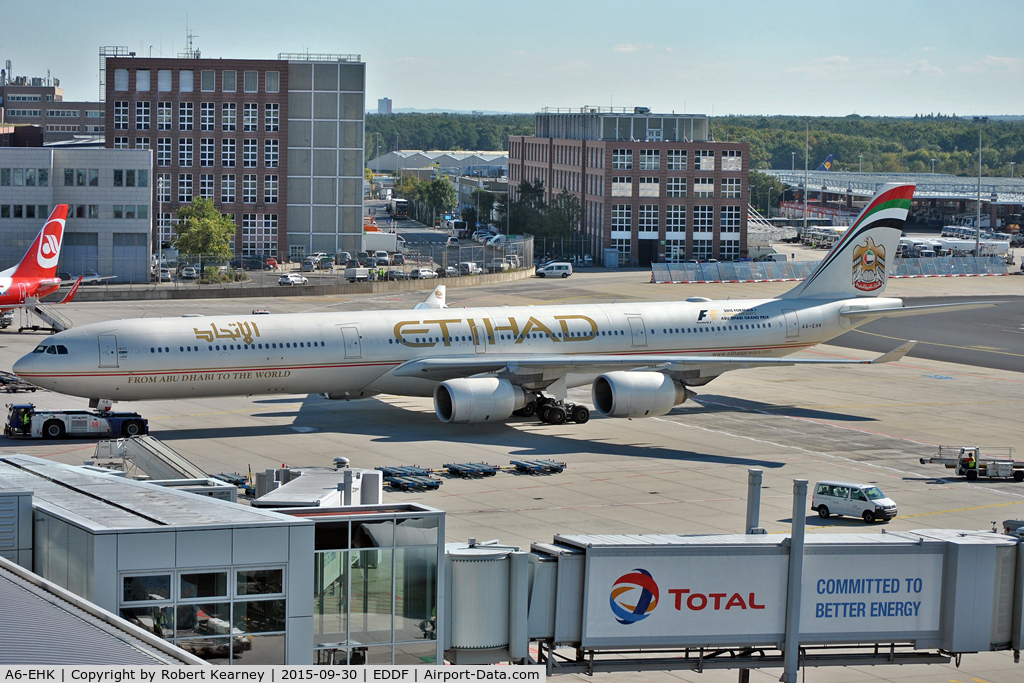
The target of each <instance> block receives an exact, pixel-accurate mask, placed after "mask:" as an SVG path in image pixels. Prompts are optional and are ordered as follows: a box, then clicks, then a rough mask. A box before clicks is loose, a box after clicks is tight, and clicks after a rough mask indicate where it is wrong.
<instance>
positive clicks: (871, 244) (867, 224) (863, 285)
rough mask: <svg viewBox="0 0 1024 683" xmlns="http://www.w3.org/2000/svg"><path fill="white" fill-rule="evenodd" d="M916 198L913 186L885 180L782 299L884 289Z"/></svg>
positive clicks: (864, 293) (858, 294) (865, 293)
mask: <svg viewBox="0 0 1024 683" xmlns="http://www.w3.org/2000/svg"><path fill="white" fill-rule="evenodd" d="M913 197H914V186H913V185H901V184H897V183H889V184H886V185H883V186H882V188H881V189H880V190H879V191H878V192H877V193H876V194H875V196H874V198H873V199H872V200H871V202H870V203H869V204H868V205H867V206H865V207H864V210H863V211H861V212H860V215H859V216H858V217H857V220H856V221H854V223H853V225H851V226H850V228H849V229H848V230H847V231H846V234H845V235H843V237H842V239H840V240H839V241H838V242H836V245H835V246H834V247H832V250H831V251H829V252H828V254H827V255H826V256H825V258H824V259H822V261H821V264H820V265H819V266H818V267H817V269H816V270H815V271H814V272H813V273H811V274H810V275H809V276H808V277H807V279H806V280H804V281H803V282H801V283H800V284H799V285H797V286H796V287H794V288H793V289H791V290H790V291H788V292H786V293H785V294H783V295H782V296H781V297H780V298H782V299H797V298H806V299H846V298H850V297H865V296H879V295H880V294H882V293H883V292H884V291H885V283H886V280H887V279H888V277H889V268H890V266H891V265H892V263H893V261H894V260H895V258H896V248H897V246H898V245H899V241H900V235H902V234H903V223H904V222H905V221H906V220H907V214H908V213H909V212H910V202H911V200H912V199H913Z"/></svg>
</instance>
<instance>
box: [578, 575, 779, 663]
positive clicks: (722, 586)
mask: <svg viewBox="0 0 1024 683" xmlns="http://www.w3.org/2000/svg"><path fill="white" fill-rule="evenodd" d="M780 560H781V561H780ZM627 563H628V564H627ZM775 565H779V566H777V567H776V566H775ZM785 579H786V573H785V562H784V558H782V557H780V556H767V557H758V558H754V557H749V558H748V557H743V558H735V557H733V558H725V557H714V556H712V557H709V556H697V557H678V556H677V557H675V558H669V557H664V556H647V557H644V556H642V555H641V556H633V557H601V558H598V557H594V558H592V559H591V560H590V567H589V570H588V578H587V591H586V592H587V613H586V617H585V619H584V639H585V640H587V641H589V642H590V643H593V644H603V643H606V644H612V643H617V642H619V643H627V642H630V641H636V640H637V639H641V640H643V641H645V642H647V641H649V642H668V641H671V640H672V639H676V642H679V643H684V642H687V640H688V639H692V638H699V637H703V636H708V635H711V634H742V633H750V634H768V633H775V632H777V631H779V630H780V629H782V628H783V626H784V624H783V622H784V616H783V615H784V613H785V599H784V596H785V594H786V586H785ZM780 596H783V597H782V598H780ZM651 639H655V640H651Z"/></svg>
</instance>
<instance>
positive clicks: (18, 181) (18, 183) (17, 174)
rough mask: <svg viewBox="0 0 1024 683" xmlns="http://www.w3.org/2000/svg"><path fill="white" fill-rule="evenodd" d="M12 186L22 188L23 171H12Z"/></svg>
mask: <svg viewBox="0 0 1024 683" xmlns="http://www.w3.org/2000/svg"><path fill="white" fill-rule="evenodd" d="M14 185H15V187H24V185H25V169H23V168H16V169H14Z"/></svg>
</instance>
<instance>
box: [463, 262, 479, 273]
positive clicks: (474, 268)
mask: <svg viewBox="0 0 1024 683" xmlns="http://www.w3.org/2000/svg"><path fill="white" fill-rule="evenodd" d="M483 272H484V269H483V268H481V267H480V264H479V263H474V262H473V261H463V262H462V263H460V264H459V273H460V274H462V275H480V274H481V273H483Z"/></svg>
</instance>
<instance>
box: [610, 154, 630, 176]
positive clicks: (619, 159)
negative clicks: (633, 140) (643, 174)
mask: <svg viewBox="0 0 1024 683" xmlns="http://www.w3.org/2000/svg"><path fill="white" fill-rule="evenodd" d="M612 169H614V170H621V171H631V170H633V150H631V149H614V150H612Z"/></svg>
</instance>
